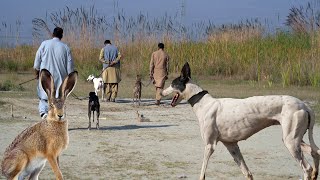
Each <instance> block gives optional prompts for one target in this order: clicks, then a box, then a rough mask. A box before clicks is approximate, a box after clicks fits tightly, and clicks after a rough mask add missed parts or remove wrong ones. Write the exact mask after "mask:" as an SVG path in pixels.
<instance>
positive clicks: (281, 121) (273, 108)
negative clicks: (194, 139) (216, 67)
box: [161, 63, 320, 180]
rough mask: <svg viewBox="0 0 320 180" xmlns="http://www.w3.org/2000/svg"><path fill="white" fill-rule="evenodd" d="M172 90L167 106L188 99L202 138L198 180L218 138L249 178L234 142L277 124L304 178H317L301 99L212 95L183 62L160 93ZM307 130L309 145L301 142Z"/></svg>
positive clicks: (309, 115)
mask: <svg viewBox="0 0 320 180" xmlns="http://www.w3.org/2000/svg"><path fill="white" fill-rule="evenodd" d="M171 93H176V94H175V96H174V97H173V99H172V102H171V105H172V106H175V105H176V104H177V103H179V102H180V101H181V100H182V99H185V100H188V103H190V104H191V106H192V109H193V111H194V113H195V114H196V116H197V118H198V120H199V126H200V131H201V136H202V139H203V141H204V143H205V148H204V158H203V164H202V169H201V174H200V179H201V180H203V179H205V171H206V169H207V165H208V160H209V158H210V156H211V155H212V153H213V152H214V150H215V147H216V145H217V143H218V142H219V141H221V142H222V143H223V144H224V145H225V146H226V148H227V149H228V151H229V152H230V154H231V155H232V156H233V158H234V160H235V162H236V163H237V164H238V166H239V167H240V169H241V171H242V173H243V174H244V175H245V177H246V178H247V179H253V177H252V174H251V172H250V171H249V169H248V167H247V165H246V163H245V161H244V159H243V157H242V154H241V152H240V149H239V146H238V141H241V140H245V139H247V138H249V137H250V136H252V135H253V134H255V133H257V132H258V131H260V130H262V129H264V128H266V127H268V126H271V125H280V126H281V128H282V139H283V142H284V144H285V146H286V147H287V149H288V150H289V152H290V153H291V155H292V156H293V157H294V159H295V160H296V161H297V162H298V163H299V165H300V166H301V168H302V171H303V173H304V179H317V176H318V170H319V157H320V150H319V148H318V147H317V146H316V144H315V142H314V139H313V126H314V124H315V115H314V113H313V111H312V110H311V109H310V107H309V106H308V105H307V104H305V103H304V102H303V101H301V100H299V99H297V98H295V97H292V96H279V95H278V96H254V97H249V98H246V99H232V98H221V99H217V98H213V97H212V96H211V95H210V94H208V92H207V91H204V90H203V89H201V88H200V87H199V86H197V85H196V84H194V83H192V81H191V71H190V67H189V64H188V63H186V64H185V65H184V66H183V68H182V71H181V75H180V77H178V78H176V79H174V80H173V81H172V83H171V85H170V86H169V87H168V88H166V89H165V90H163V91H162V93H161V94H162V96H167V95H169V94H171ZM307 130H308V135H309V142H310V145H308V144H306V143H305V142H303V140H302V139H303V136H304V134H305V133H306V131H307ZM303 152H305V153H308V154H310V155H311V156H312V158H313V165H312V166H310V164H309V163H308V162H307V160H306V159H305V158H304V155H303Z"/></svg>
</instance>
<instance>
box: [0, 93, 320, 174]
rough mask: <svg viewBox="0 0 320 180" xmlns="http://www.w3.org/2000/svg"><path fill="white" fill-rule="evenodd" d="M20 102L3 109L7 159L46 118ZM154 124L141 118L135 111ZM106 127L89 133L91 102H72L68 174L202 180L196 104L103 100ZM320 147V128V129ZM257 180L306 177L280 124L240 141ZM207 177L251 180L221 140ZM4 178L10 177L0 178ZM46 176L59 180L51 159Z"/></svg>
mask: <svg viewBox="0 0 320 180" xmlns="http://www.w3.org/2000/svg"><path fill="white" fill-rule="evenodd" d="M2 101H6V102H9V103H10V104H13V105H14V106H13V107H14V111H13V114H14V116H15V118H14V119H13V120H12V119H10V116H11V113H10V106H9V105H8V104H7V105H4V106H1V107H0V111H1V114H0V158H1V159H2V155H3V152H4V151H5V148H6V147H7V146H8V145H9V144H10V143H11V141H12V140H13V139H14V138H15V136H16V135H17V134H19V133H20V132H21V131H22V130H23V129H25V128H26V127H28V126H29V125H32V124H34V123H36V122H38V121H40V118H39V117H38V114H37V103H38V102H37V99H13V98H10V99H2ZM137 110H138V111H139V113H141V114H143V115H144V116H145V117H146V118H148V119H150V122H137V115H136V111H137ZM101 112H102V115H101V120H100V127H101V129H100V130H95V129H93V130H91V131H89V130H87V129H86V127H87V126H88V122H87V121H88V120H87V119H88V118H87V101H86V100H83V101H79V100H75V99H73V98H70V99H68V101H67V118H68V120H69V136H70V144H69V147H68V149H67V150H65V151H64V152H63V153H62V155H61V156H60V163H61V164H60V165H61V170H62V173H63V175H64V177H65V179H126V180H127V179H148V180H149V179H198V177H199V173H200V168H201V163H202V156H203V148H204V147H203V143H202V140H201V137H200V132H199V126H198V121H197V119H196V117H195V115H194V114H193V112H192V109H191V107H190V105H188V104H181V105H178V106H177V107H175V108H172V107H170V106H169V102H168V101H167V102H165V104H162V105H161V106H160V107H158V106H155V105H153V101H151V100H144V101H143V103H142V106H140V107H139V108H136V107H134V106H132V103H131V100H129V99H122V100H119V101H118V102H117V103H102V109H101ZM314 132H315V133H314V134H315V140H316V142H317V144H318V145H320V128H319V127H315V131H314ZM239 146H240V148H241V150H242V153H243V156H244V158H245V160H246V162H247V165H248V167H249V169H250V170H251V172H252V173H253V176H254V178H255V179H273V180H274V179H295V180H296V179H299V178H301V175H302V172H301V170H300V167H299V165H298V163H297V162H295V161H294V160H293V158H291V156H290V155H289V153H288V151H287V150H286V148H285V147H284V145H283V144H282V141H281V130H280V127H278V126H274V127H269V128H268V129H266V130H263V131H261V132H259V133H257V134H256V135H254V136H253V137H251V138H249V139H248V140H246V141H242V142H240V143H239ZM206 178H207V179H245V178H244V176H243V175H242V173H241V171H240V169H239V168H238V166H237V165H236V163H235V162H234V161H233V159H232V157H231V156H230V155H229V153H228V152H227V151H226V149H225V147H223V145H222V144H221V143H219V144H218V147H217V150H216V151H215V152H214V154H213V156H212V157H211V159H210V161H209V165H208V170H207V174H206ZM0 179H4V177H3V176H0ZM40 179H54V175H53V172H52V171H51V168H50V166H49V164H48V163H47V165H46V167H45V168H44V170H43V171H42V173H41V174H40Z"/></svg>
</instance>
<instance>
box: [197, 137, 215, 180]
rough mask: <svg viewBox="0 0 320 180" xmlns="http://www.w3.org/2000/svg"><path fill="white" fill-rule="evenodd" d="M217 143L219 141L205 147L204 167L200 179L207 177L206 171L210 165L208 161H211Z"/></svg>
mask: <svg viewBox="0 0 320 180" xmlns="http://www.w3.org/2000/svg"><path fill="white" fill-rule="evenodd" d="M216 145H217V143H216V142H214V143H212V144H207V145H206V146H205V147H204V156H203V163H202V168H201V174H200V180H204V179H205V171H206V169H207V166H208V161H209V158H210V156H211V155H212V153H213V152H214V150H215V147H216Z"/></svg>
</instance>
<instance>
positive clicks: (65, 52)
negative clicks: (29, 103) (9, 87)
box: [33, 27, 74, 119]
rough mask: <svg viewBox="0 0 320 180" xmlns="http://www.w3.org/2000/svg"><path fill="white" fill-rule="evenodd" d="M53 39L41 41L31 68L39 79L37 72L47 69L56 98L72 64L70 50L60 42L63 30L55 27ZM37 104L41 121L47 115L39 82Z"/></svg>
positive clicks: (45, 98) (70, 70)
mask: <svg viewBox="0 0 320 180" xmlns="http://www.w3.org/2000/svg"><path fill="white" fill-rule="evenodd" d="M52 36H53V38H52V39H50V40H46V41H43V42H42V43H41V45H40V47H39V49H38V51H37V53H36V57H35V60H34V66H33V68H34V69H35V71H36V76H37V78H38V79H39V72H40V71H41V70H42V69H47V70H48V71H49V72H50V73H51V75H52V77H53V79H54V86H55V88H56V95H55V96H56V97H58V94H59V88H60V85H61V84H62V82H63V80H64V79H65V78H66V77H67V76H68V74H70V73H71V72H73V71H74V62H73V60H72V57H71V51H70V48H69V47H68V46H67V45H66V44H64V43H63V42H61V39H62V37H63V29H62V28H60V27H56V28H55V29H54V30H53V34H52ZM37 92H38V97H39V99H40V102H39V113H40V116H41V117H42V119H45V118H46V117H47V115H48V97H47V95H46V93H45V92H44V90H43V89H42V87H41V84H40V81H39V82H38V86H37Z"/></svg>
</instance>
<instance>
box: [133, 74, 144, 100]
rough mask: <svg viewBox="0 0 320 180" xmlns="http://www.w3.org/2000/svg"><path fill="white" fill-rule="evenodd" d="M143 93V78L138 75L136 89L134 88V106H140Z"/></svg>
mask: <svg viewBox="0 0 320 180" xmlns="http://www.w3.org/2000/svg"><path fill="white" fill-rule="evenodd" d="M141 91H142V82H141V76H140V75H137V77H136V83H135V84H134V88H133V104H137V103H138V105H139V106H140V102H141Z"/></svg>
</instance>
